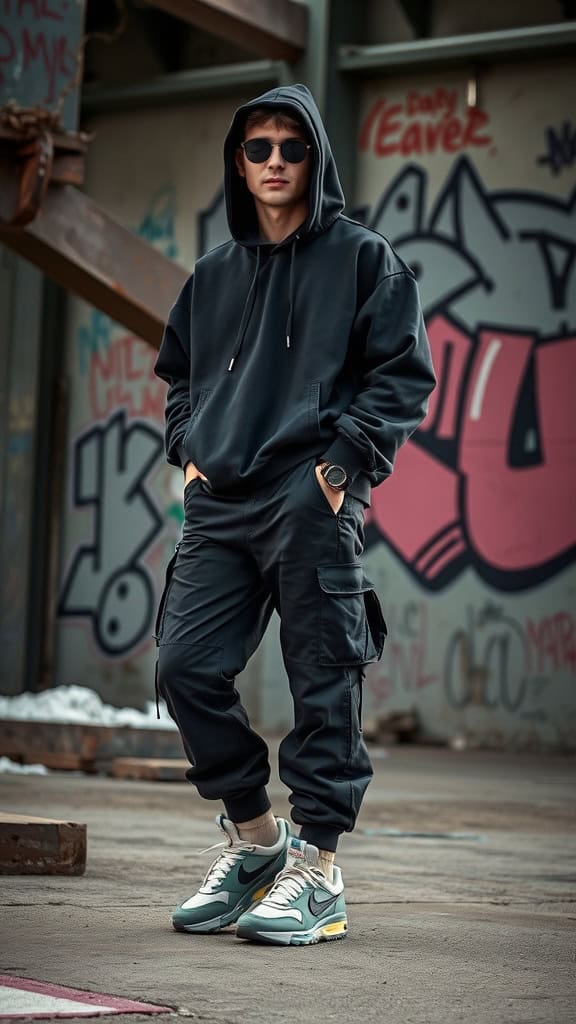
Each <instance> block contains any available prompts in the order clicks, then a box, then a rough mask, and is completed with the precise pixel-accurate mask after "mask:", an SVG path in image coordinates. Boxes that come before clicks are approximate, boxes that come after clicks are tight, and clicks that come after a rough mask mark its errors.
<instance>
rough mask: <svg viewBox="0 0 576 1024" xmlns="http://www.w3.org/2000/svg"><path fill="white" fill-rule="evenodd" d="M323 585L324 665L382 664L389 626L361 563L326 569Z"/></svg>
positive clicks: (321, 639)
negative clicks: (379, 662) (387, 627)
mask: <svg viewBox="0 0 576 1024" xmlns="http://www.w3.org/2000/svg"><path fill="white" fill-rule="evenodd" d="M316 572H317V575H318V582H319V584H320V636H319V657H318V660H319V662H320V664H321V665H365V664H367V663H368V662H371V661H378V660H379V659H380V658H381V656H382V651H383V649H384V641H385V639H386V632H387V631H386V623H385V622H384V616H383V614H382V608H381V606H380V602H379V600H378V596H377V594H376V591H375V589H374V586H373V584H372V583H371V582H370V580H368V579H367V578H366V576H365V574H364V569H363V567H362V566H361V565H358V564H357V563H349V564H341V565H322V566H318V568H317V570H316Z"/></svg>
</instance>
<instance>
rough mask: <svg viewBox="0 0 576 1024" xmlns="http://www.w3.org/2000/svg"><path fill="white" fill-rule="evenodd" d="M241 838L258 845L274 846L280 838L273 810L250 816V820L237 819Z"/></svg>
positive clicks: (236, 823)
mask: <svg viewBox="0 0 576 1024" xmlns="http://www.w3.org/2000/svg"><path fill="white" fill-rule="evenodd" d="M234 824H235V825H236V828H237V829H238V835H239V836H240V839H243V840H244V842H246V843H256V845H257V846H274V843H275V842H276V840H277V839H278V825H277V823H276V818H275V817H274V815H273V814H272V811H266V813H265V814H260V815H259V817H258V818H250V820H249V821H235V822H234Z"/></svg>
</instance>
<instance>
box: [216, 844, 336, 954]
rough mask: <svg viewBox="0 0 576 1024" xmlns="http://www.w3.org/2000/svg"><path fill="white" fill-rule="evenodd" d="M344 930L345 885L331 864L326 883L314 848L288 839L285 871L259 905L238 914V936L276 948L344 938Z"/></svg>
mask: <svg viewBox="0 0 576 1024" xmlns="http://www.w3.org/2000/svg"><path fill="white" fill-rule="evenodd" d="M347 930H348V921H347V918H346V904H345V903H344V883H343V882H342V873H341V871H340V868H338V867H336V866H334V881H333V882H329V881H328V879H327V878H326V876H325V875H324V872H323V871H321V870H320V868H319V867H318V850H317V848H316V847H315V846H312V845H311V844H310V843H306V842H304V840H302V839H295V838H294V837H292V839H291V841H290V846H289V848H288V851H287V858H286V867H285V868H284V869H283V870H282V871H281V872H280V874H279V875H278V877H277V879H276V881H275V882H274V885H273V886H272V888H271V889H269V890H268V892H267V893H266V895H265V896H264V897H263V899H261V900H260V902H259V903H258V905H257V906H255V907H252V908H251V909H250V910H249V911H248V912H247V913H245V914H242V916H241V917H240V918H239V919H238V923H237V926H236V935H237V936H238V937H239V938H241V939H252V940H253V941H255V942H269V943H274V944H275V945H280V946H307V945H309V944H310V943H313V942H324V941H329V940H331V939H344V938H345V937H346V932H347Z"/></svg>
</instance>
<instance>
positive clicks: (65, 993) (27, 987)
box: [0, 974, 174, 1017]
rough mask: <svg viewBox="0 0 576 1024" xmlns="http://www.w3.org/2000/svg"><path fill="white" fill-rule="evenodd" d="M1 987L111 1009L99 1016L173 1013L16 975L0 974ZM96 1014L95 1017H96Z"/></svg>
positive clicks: (168, 1008) (119, 998)
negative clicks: (107, 1014)
mask: <svg viewBox="0 0 576 1024" xmlns="http://www.w3.org/2000/svg"><path fill="white" fill-rule="evenodd" d="M0 985H4V986H5V987H6V988H17V989H20V990H21V991H23V992H35V993H37V994H38V995H46V996H53V997H54V998H56V999H74V1000H75V1001H76V1002H77V1003H85V1004H86V1006H90V1005H91V1004H92V1003H95V1004H96V1005H98V1006H106V1007H110V1009H107V1010H106V1011H103V1010H99V1011H96V1013H97V1015H98V1016H104V1015H105V1014H106V1013H173V1012H174V1009H173V1007H171V1006H157V1005H156V1004H155V1003H139V1002H135V1001H134V1000H133V999H123V998H121V997H120V996H108V995H104V994H103V993H102V992H85V991H83V990H82V989H79V988H67V987H66V986H64V985H53V984H52V983H51V982H45V981H35V980H34V979H33V978H19V977H17V976H16V975H15V974H0ZM96 1013H95V1016H96ZM14 1016H15V1015H14V1014H13V1013H0V1017H14ZM16 1016H19V1017H21V1016H22V1017H23V1016H25V1017H45V1016H50V1017H76V1016H77V1014H75V1013H49V1014H46V1013H26V1014H16Z"/></svg>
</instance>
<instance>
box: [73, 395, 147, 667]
mask: <svg viewBox="0 0 576 1024" xmlns="http://www.w3.org/2000/svg"><path fill="white" fill-rule="evenodd" d="M126 422H127V416H126V410H125V409H124V408H121V409H119V410H118V411H117V412H116V413H114V415H113V416H111V417H110V418H109V419H108V420H106V421H104V422H102V423H100V422H99V423H96V424H94V425H92V426H91V427H89V428H88V429H87V430H86V431H84V432H83V433H81V434H80V435H79V436H78V437H77V438H76V439H75V441H74V453H73V458H74V471H73V476H72V485H73V492H72V501H73V505H74V507H75V508H82V507H86V506H93V508H94V513H93V517H94V519H93V521H94V528H93V536H92V541H91V542H88V543H81V544H80V545H79V546H78V547H77V549H76V551H75V552H74V555H73V557H72V560H71V562H70V565H69V567H68V569H67V571H66V573H65V574H64V584H63V586H62V591H61V595H60V599H59V601H58V607H57V614H58V615H60V616H63V617H68V618H88V619H89V620H90V622H91V626H92V630H93V633H94V637H95V639H96V642H97V643H98V644H99V646H100V648H101V650H102V652H103V653H104V654H106V655H107V656H108V657H110V658H124V657H125V656H126V654H127V652H128V651H130V650H132V649H133V648H135V647H136V646H137V645H138V644H139V643H140V642H141V641H142V640H143V639H144V638H145V637H146V636H148V635H149V634H150V631H151V627H152V619H153V615H154V612H155V603H156V602H155V585H154V580H153V578H152V576H151V574H150V573H149V572H148V570H147V568H146V567H145V566H144V565H142V564H141V563H139V559H140V558H141V556H142V555H143V554H144V552H145V551H146V550H147V549H148V547H149V546H150V545H151V544H152V542H153V541H154V540H155V538H156V537H157V536H158V534H159V533H160V532H161V530H162V529H163V526H164V521H163V518H162V516H161V514H160V512H159V510H158V509H157V507H156V505H155V504H154V503H153V501H152V500H151V498H150V496H149V494H148V492H147V490H146V488H145V487H144V486H143V481H144V480H145V478H146V476H147V475H148V473H149V471H150V469H151V468H152V466H153V465H154V463H155V462H156V459H157V458H158V454H159V452H160V451H161V450H162V446H163V443H162V436H161V434H160V432H159V431H158V430H156V429H154V428H153V427H152V426H151V425H150V423H149V422H147V421H145V420H139V419H135V420H131V421H130V425H129V426H128V427H127V426H126ZM117 425H119V426H120V440H121V443H120V445H119V446H118V448H117V450H116V453H115V454H116V458H117V464H116V469H118V470H123V469H124V468H125V458H126V450H127V447H128V441H129V439H130V437H131V435H132V434H133V433H134V432H135V431H140V432H141V433H144V434H147V435H148V436H149V437H150V438H152V439H153V440H154V442H155V443H156V447H155V450H151V453H150V455H149V456H148V458H147V459H146V460H145V461H144V462H143V464H142V466H141V468H140V472H139V475H138V476H137V477H136V479H135V481H134V484H133V485H132V487H131V488H130V489H129V490H128V491H127V493H126V497H127V499H131V498H133V497H134V496H135V495H136V494H137V495H138V496H139V497H140V498H141V499H142V501H143V502H144V505H145V506H146V509H147V511H148V512H149V514H150V517H151V524H152V525H151V526H150V528H149V530H148V532H147V534H146V535H145V537H144V539H143V540H142V541H141V542H140V544H139V545H138V547H137V548H135V550H134V551H133V552H132V555H131V558H129V559H128V560H127V561H126V562H124V563H123V564H122V565H121V566H118V565H116V566H115V567H114V569H113V571H112V573H111V575H110V576H109V577H108V578H107V579H106V580H105V582H104V583H103V584H102V587H101V589H100V593H99V595H98V598H97V601H96V605H95V606H93V605H92V604H88V603H85V604H82V603H80V604H77V605H76V606H70V605H69V603H68V602H69V594H70V591H71V589H72V586H73V583H74V581H75V578H76V574H77V572H78V568H79V566H80V564H81V563H82V562H83V561H84V559H85V558H86V557H91V558H92V564H93V566H94V571H95V572H100V571H101V570H102V550H103V546H104V545H103V543H102V534H103V530H102V515H103V511H102V502H101V501H100V500H99V498H98V497H97V496H96V497H88V498H86V497H83V495H82V494H81V493H80V481H81V459H82V449H83V445H85V444H87V443H89V442H90V441H91V440H92V439H93V438H97V439H98V441H97V446H96V457H95V458H96V474H95V476H96V484H95V490H96V493H98V492H99V491H100V490H101V487H102V481H103V477H104V443H103V438H104V435H105V434H106V433H107V432H108V431H109V430H112V429H115V428H116V426H117ZM127 572H131V573H133V574H134V575H136V576H138V577H139V578H140V579H142V582H143V584H144V592H145V595H146V600H147V608H146V614H145V615H144V616H143V624H142V627H141V628H140V630H139V631H138V633H137V634H136V636H134V637H132V638H131V639H130V643H129V644H128V645H127V646H126V647H125V648H122V649H120V648H117V647H111V646H110V645H109V644H107V643H106V639H105V637H104V635H103V632H102V628H101V624H100V619H99V616H100V614H101V610H102V605H103V602H104V599H105V595H107V593H108V592H109V589H110V585H111V582H112V581H113V580H114V579H116V578H117V577H118V576H119V575H120V574H121V573H127Z"/></svg>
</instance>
